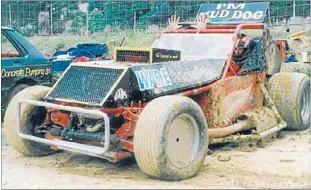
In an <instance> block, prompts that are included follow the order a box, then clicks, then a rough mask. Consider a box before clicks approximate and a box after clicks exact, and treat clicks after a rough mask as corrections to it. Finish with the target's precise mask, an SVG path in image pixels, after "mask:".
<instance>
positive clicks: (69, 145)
mask: <svg viewBox="0 0 311 190" xmlns="http://www.w3.org/2000/svg"><path fill="white" fill-rule="evenodd" d="M22 104H31V105H35V106H42V107H47V108H55V109H59V110H65V111H70V112H76V113H82V114H88V115H95V116H100V117H102V118H103V119H104V123H105V136H104V147H97V146H91V145H85V144H80V143H75V142H68V141H64V140H50V139H44V138H40V137H35V136H32V135H26V134H23V133H22V132H21V123H20V119H21V118H20V108H21V105H22ZM16 112H17V114H16V120H17V133H18V136H20V137H21V138H23V139H27V140H31V141H35V142H39V143H43V144H46V145H50V146H56V147H58V148H59V149H63V150H68V151H71V152H76V153H81V154H87V155H90V156H96V157H100V158H104V159H108V160H111V159H112V156H111V154H110V153H109V152H108V150H109V145H110V123H109V118H108V116H107V114H106V113H103V112H101V111H99V110H89V109H84V108H78V107H72V106H63V105H57V104H52V103H47V102H42V101H35V100H29V99H20V100H19V101H18V104H17V107H16Z"/></svg>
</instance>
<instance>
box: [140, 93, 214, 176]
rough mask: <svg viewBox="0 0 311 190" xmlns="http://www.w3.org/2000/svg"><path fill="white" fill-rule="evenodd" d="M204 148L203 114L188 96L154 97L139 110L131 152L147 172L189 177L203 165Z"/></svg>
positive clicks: (204, 123) (150, 174)
mask: <svg viewBox="0 0 311 190" xmlns="http://www.w3.org/2000/svg"><path fill="white" fill-rule="evenodd" d="M207 149H208V135H207V123H206V118H205V116H204V114H203V111H202V110H201V108H200V107H199V105H198V104H197V103H196V102H194V101H193V100H191V99H190V98H187V97H182V96H164V97H160V98H156V99H154V100H152V101H151V102H150V103H149V104H148V105H147V106H146V107H145V108H144V110H143V111H142V113H141V114H140V116H139V119H138V122H137V125H136V129H135V135H134V153H135V158H136V161H137V163H138V166H139V168H140V169H141V170H142V171H143V172H144V173H146V174H147V175H149V176H151V177H153V178H158V179H163V180H184V179H188V178H191V177H193V176H194V175H195V174H197V173H198V171H199V170H200V168H201V167H202V164H203V162H204V159H205V156H206V152H207Z"/></svg>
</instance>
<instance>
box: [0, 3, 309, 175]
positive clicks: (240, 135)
mask: <svg viewBox="0 0 311 190" xmlns="http://www.w3.org/2000/svg"><path fill="white" fill-rule="evenodd" d="M229 5H230V6H233V7H234V6H235V7H240V8H241V6H240V4H233V5H231V4H229ZM244 5H245V8H247V6H248V5H247V4H244ZM208 6H210V5H208ZM214 6H218V5H214ZM223 7H224V10H228V9H227V8H226V7H225V6H223ZM201 8H202V7H201ZM203 8H204V6H203ZM211 9H212V10H214V9H216V8H211ZM241 11H243V10H241ZM207 13H208V11H206V10H204V11H203V13H202V14H200V16H199V17H198V19H197V22H191V23H190V22H189V23H179V22H178V20H179V19H177V18H176V17H172V18H171V19H170V25H169V27H168V28H167V29H166V30H165V31H164V32H163V33H162V35H161V36H160V38H159V39H157V40H156V41H155V42H154V43H153V45H152V47H151V48H116V49H115V55H114V59H115V60H110V61H92V62H84V63H81V62H80V63H73V64H71V65H70V66H69V67H68V68H67V69H66V71H65V72H64V74H63V75H62V77H61V78H60V79H59V80H58V81H57V83H56V84H55V85H54V86H53V87H52V88H47V87H43V86H33V87H28V88H26V89H24V90H23V91H21V92H19V93H18V94H17V95H16V96H15V97H14V98H13V100H12V102H11V103H10V104H9V106H8V110H7V113H6V115H5V120H4V131H5V135H6V137H7V139H8V143H9V144H10V145H11V146H12V147H13V148H14V149H15V150H16V151H18V152H20V153H22V154H24V155H26V156H44V155H49V154H52V153H55V152H56V151H57V150H58V149H63V150H69V151H73V152H77V153H82V154H86V155H91V156H95V157H99V158H103V159H107V160H109V161H111V162H118V161H121V160H124V159H126V158H131V157H135V159H136V161H137V164H138V166H139V168H140V169H141V171H143V172H144V173H145V174H147V175H148V176H150V177H152V178H158V179H163V180H183V179H188V178H191V177H193V176H194V175H196V174H197V173H198V172H199V170H200V168H201V167H202V165H203V162H204V159H205V157H206V154H207V150H208V145H209V144H214V143H225V142H242V141H260V140H261V139H263V138H265V137H267V136H269V135H272V134H274V133H275V132H277V131H279V130H282V129H284V128H287V129H291V130H305V129H307V128H308V126H309V124H310V98H309V97H310V87H309V86H310V79H309V77H308V76H307V75H305V74H301V73H280V64H281V59H280V53H279V51H278V48H277V46H276V43H275V42H274V41H273V38H272V36H271V35H270V33H269V30H268V28H267V27H266V24H265V23H262V22H255V21H253V20H250V21H249V22H244V23H240V21H239V22H230V23H227V24H223V23H219V22H218V21H219V20H217V19H214V17H212V16H210V15H209V16H210V17H209V19H208V17H206V16H205V15H206V14H207ZM202 15H203V16H202ZM207 15H208V14H207ZM243 21H245V20H243ZM242 31H243V32H245V33H246V32H248V33H249V34H250V33H256V34H257V35H256V36H252V41H254V42H255V43H254V44H255V45H254V46H253V48H252V49H251V51H249V52H248V56H247V57H246V59H245V60H244V61H245V64H243V65H242V66H241V67H240V66H238V65H237V64H236V62H235V61H233V54H234V52H235V48H236V47H237V45H238V43H239V41H240V39H241V38H240V37H241V36H243V35H242ZM253 31H256V32H253ZM248 36H249V35H248Z"/></svg>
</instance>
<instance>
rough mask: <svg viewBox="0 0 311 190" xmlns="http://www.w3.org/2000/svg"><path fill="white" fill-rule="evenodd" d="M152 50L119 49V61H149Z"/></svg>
mask: <svg viewBox="0 0 311 190" xmlns="http://www.w3.org/2000/svg"><path fill="white" fill-rule="evenodd" d="M149 55H150V51H135V50H117V61H122V62H123V61H126V62H139V63H149Z"/></svg>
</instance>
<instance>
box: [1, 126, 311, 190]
mask: <svg viewBox="0 0 311 190" xmlns="http://www.w3.org/2000/svg"><path fill="white" fill-rule="evenodd" d="M282 134H285V136H284V137H283V138H282V139H278V138H270V139H268V140H266V142H265V143H266V147H265V148H259V147H256V148H254V146H249V143H245V144H240V145H239V146H238V147H230V146H228V145H227V146H216V147H214V146H213V147H210V148H211V150H212V151H210V153H209V154H210V155H208V156H207V158H206V160H205V162H204V166H203V168H202V169H201V170H200V172H199V174H198V175H197V176H195V177H194V178H191V179H188V180H184V181H180V182H165V181H160V180H154V179H150V178H148V177H147V176H146V175H145V174H143V173H142V172H141V171H140V170H139V168H138V166H137V164H136V162H135V160H128V161H125V162H121V163H118V164H113V163H109V162H108V161H105V160H102V159H99V158H94V157H90V156H86V155H81V154H73V153H69V152H60V153H57V154H54V155H51V156H45V157H40V158H28V157H24V156H22V155H21V154H19V153H17V152H15V151H14V150H13V149H12V148H11V147H9V146H8V145H7V143H6V140H5V137H4V136H3V135H2V138H3V140H2V187H3V188H88V189H92V188H93V189H94V188H97V189H99V188H101V189H102V188H311V184H310V181H311V151H310V150H311V135H310V132H309V131H303V132H282ZM229 145H230V144H229ZM211 152H212V153H211ZM221 157H222V159H220V158H221Z"/></svg>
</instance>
